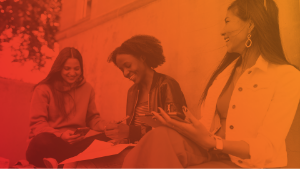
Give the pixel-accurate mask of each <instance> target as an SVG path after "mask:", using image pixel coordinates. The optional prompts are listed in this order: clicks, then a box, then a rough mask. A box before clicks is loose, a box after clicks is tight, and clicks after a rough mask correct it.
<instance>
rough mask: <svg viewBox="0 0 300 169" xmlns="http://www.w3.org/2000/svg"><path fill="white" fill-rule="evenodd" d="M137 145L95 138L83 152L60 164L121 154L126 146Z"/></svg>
mask: <svg viewBox="0 0 300 169" xmlns="http://www.w3.org/2000/svg"><path fill="white" fill-rule="evenodd" d="M130 146H135V144H117V145H113V144H112V143H109V142H105V141H100V140H94V141H93V143H92V144H91V145H90V146H89V147H88V148H87V149H86V150H84V151H83V152H82V153H79V154H78V155H77V156H74V157H71V158H68V159H66V160H65V161H63V162H61V163H60V164H67V163H72V162H76V161H83V160H89V159H95V158H100V157H105V156H111V155H115V154H119V153H120V152H121V151H123V150H124V149H125V148H126V147H130Z"/></svg>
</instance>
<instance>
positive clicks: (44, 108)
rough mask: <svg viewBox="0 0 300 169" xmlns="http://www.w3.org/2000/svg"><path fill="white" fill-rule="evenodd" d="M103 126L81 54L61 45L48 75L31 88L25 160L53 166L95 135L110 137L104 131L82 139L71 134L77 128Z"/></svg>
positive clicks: (103, 137)
mask: <svg viewBox="0 0 300 169" xmlns="http://www.w3.org/2000/svg"><path fill="white" fill-rule="evenodd" d="M105 125H106V124H105V123H104V120H102V119H101V118H100V114H99V113H98V111H97V109H96V105H95V92H94V89H93V88H92V86H91V85H90V84H89V83H87V82H85V79H84V77H83V62H82V56H81V54H80V53H79V51H78V50H77V49H75V48H71V47H66V48H64V49H63V50H62V51H60V53H59V54H58V56H57V58H56V60H55V61H54V63H53V65H52V68H51V70H50V72H49V74H48V75H47V77H46V78H45V79H44V80H42V81H41V82H40V83H38V84H37V85H36V86H35V88H34V92H33V95H32V99H31V105H30V134H29V138H30V139H31V141H30V143H29V146H28V149H27V152H26V158H27V160H28V161H29V162H30V163H31V164H33V165H35V166H36V167H45V164H46V166H47V167H51V165H52V166H55V164H56V165H57V163H60V162H62V161H63V160H65V159H67V158H69V157H72V156H75V155H77V154H78V153H80V152H82V151H83V150H84V149H86V148H87V147H88V146H89V145H90V144H91V143H92V141H93V140H94V139H95V138H97V139H100V140H103V141H108V140H110V139H109V138H107V137H106V136H105V135H104V134H100V135H97V136H95V137H90V138H86V139H84V136H83V135H80V134H74V131H75V130H76V129H77V128H81V127H89V128H90V129H93V130H96V131H103V130H104V126H105ZM110 126H111V127H113V125H112V124H111V125H110ZM43 159H44V162H45V164H44V162H43Z"/></svg>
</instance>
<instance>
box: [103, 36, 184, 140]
mask: <svg viewBox="0 0 300 169" xmlns="http://www.w3.org/2000/svg"><path fill="white" fill-rule="evenodd" d="M108 61H109V62H111V61H112V62H113V63H114V64H115V65H116V66H117V67H118V68H119V69H120V70H121V71H122V72H123V75H124V77H126V78H128V79H130V80H132V81H133V82H134V84H133V86H132V87H131V88H130V89H129V90H128V95H127V110H126V114H127V116H129V118H128V119H127V125H126V124H120V125H119V127H118V129H115V130H109V131H108V130H107V131H105V134H106V135H107V136H108V137H110V138H112V139H116V140H118V139H119V140H120V139H122V138H127V139H129V142H132V143H133V142H136V141H138V140H140V138H141V137H142V136H143V135H144V134H145V133H146V132H148V131H150V130H151V129H152V127H151V126H148V125H147V124H145V123H143V121H142V120H141V117H144V116H145V115H146V116H147V115H149V114H150V115H151V111H158V107H162V108H163V109H164V110H165V111H167V112H168V113H169V112H176V113H177V115H175V116H177V117H180V118H182V119H184V114H183V112H182V109H181V107H182V106H186V102H185V98H184V95H183V93H182V91H181V89H180V86H179V84H178V83H177V81H176V80H174V79H173V78H171V77H169V76H167V75H164V74H160V73H157V72H156V71H155V70H154V68H156V67H158V66H160V65H162V64H163V63H164V62H165V57H164V55H163V49H162V46H161V45H160V41H159V40H158V39H156V38H155V37H152V36H147V35H137V36H133V37H132V38H130V39H128V40H126V41H125V42H124V43H123V44H122V45H121V46H120V47H118V48H116V49H115V50H114V51H113V52H112V53H111V55H110V57H109V59H108ZM107 128H108V129H109V126H107Z"/></svg>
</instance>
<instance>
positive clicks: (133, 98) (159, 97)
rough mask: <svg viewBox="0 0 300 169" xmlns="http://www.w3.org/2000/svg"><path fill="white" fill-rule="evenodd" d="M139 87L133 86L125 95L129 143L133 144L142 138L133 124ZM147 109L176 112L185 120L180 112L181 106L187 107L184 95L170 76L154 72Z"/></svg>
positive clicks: (137, 127)
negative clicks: (159, 108)
mask: <svg viewBox="0 0 300 169" xmlns="http://www.w3.org/2000/svg"><path fill="white" fill-rule="evenodd" d="M139 90H140V86H139V84H134V85H133V86H132V87H131V88H130V89H129V90H128V94H127V108H126V114H127V115H129V116H130V118H128V119H127V124H128V125H129V126H130V129H129V141H130V142H135V141H138V140H140V138H141V137H142V134H141V127H140V126H135V125H134V124H133V119H134V117H135V114H136V113H135V110H136V106H137V102H138V96H139ZM148 101H149V104H148V105H149V108H148V112H149V113H151V111H156V112H159V110H158V107H161V108H163V109H164V110H165V111H166V112H169V111H170V112H178V116H179V117H180V118H181V119H184V118H185V115H184V114H183V112H182V106H187V105H186V101H185V98H184V95H183V93H182V91H181V89H180V86H179V84H178V82H177V81H176V80H175V79H173V78H172V77H170V76H167V75H164V74H161V73H157V72H155V71H154V75H153V80H152V84H151V88H150V92H149V100H148Z"/></svg>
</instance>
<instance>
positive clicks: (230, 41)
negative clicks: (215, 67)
mask: <svg viewBox="0 0 300 169" xmlns="http://www.w3.org/2000/svg"><path fill="white" fill-rule="evenodd" d="M252 27H253V25H251V23H250V21H243V20H241V19H240V18H239V17H237V16H236V15H235V14H234V13H233V11H232V10H228V11H227V15H226V18H225V27H224V29H223V31H222V36H224V40H225V41H226V46H227V52H229V53H233V52H235V53H240V54H241V53H242V52H243V51H244V49H245V48H246V47H245V42H246V41H247V35H248V34H249V32H251V30H252V29H253V28H252Z"/></svg>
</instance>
